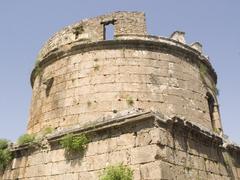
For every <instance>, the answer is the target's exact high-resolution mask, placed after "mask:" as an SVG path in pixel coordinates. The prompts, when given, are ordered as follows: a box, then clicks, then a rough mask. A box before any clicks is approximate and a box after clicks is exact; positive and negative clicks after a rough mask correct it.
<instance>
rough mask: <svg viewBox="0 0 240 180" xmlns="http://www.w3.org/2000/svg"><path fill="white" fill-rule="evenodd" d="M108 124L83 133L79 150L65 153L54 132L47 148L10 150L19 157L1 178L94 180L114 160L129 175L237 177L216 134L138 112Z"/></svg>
mask: <svg viewBox="0 0 240 180" xmlns="http://www.w3.org/2000/svg"><path fill="white" fill-rule="evenodd" d="M107 124H108V125H107ZM107 124H106V125H102V126H101V125H99V124H98V125H96V126H95V127H94V128H93V131H89V132H87V134H88V135H89V137H91V142H90V143H89V144H88V147H87V150H86V152H85V153H84V154H82V155H80V154H75V155H71V156H66V154H65V151H64V149H62V148H61V147H60V146H59V145H58V143H56V142H57V139H58V137H56V136H55V138H54V136H53V137H52V138H48V142H49V143H50V144H51V148H48V149H37V150H31V149H25V150H24V149H22V150H21V149H18V150H15V151H16V154H18V157H17V158H15V159H14V160H13V163H12V165H10V166H9V167H8V169H7V170H6V171H5V174H4V176H3V177H2V179H3V180H13V179H17V178H18V179H19V180H20V179H24V180H38V179H39V180H40V179H41V180H48V179H51V180H55V179H56V180H61V179H64V180H65V179H71V180H86V179H88V180H97V179H99V175H100V174H101V173H102V171H103V169H104V168H105V167H106V166H107V165H116V164H118V163H123V164H124V165H128V166H129V167H130V168H131V169H132V170H134V180H145V179H149V180H156V179H159V180H160V179H174V180H175V179H177V180H188V179H189V180H192V179H199V180H206V179H208V180H213V179H221V180H224V179H226V180H227V179H238V178H240V164H239V161H236V162H235V161H233V159H232V158H233V156H231V155H230V153H228V152H227V150H226V149H225V148H223V147H221V144H222V141H221V138H220V137H217V136H215V135H213V134H209V133H206V132H204V131H202V130H201V129H199V128H196V126H194V125H192V124H191V123H190V122H185V123H184V121H182V120H180V119H178V121H176V120H174V119H173V120H169V121H166V120H164V119H161V118H159V116H155V115H152V114H151V113H139V114H135V115H132V116H128V117H122V118H119V119H112V120H111V122H108V123H107ZM109 124H111V125H110V126H109ZM86 129H89V128H86ZM84 131H86V130H83V131H82V132H84ZM224 152H226V153H227V156H228V157H229V159H228V160H227V159H226V157H224V156H225V155H224ZM239 155H240V154H239V151H238V152H237V153H235V155H234V158H236V160H237V158H239ZM0 179H1V178H0Z"/></svg>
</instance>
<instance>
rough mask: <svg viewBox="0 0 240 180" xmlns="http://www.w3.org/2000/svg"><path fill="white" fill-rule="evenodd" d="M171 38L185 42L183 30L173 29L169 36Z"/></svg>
mask: <svg viewBox="0 0 240 180" xmlns="http://www.w3.org/2000/svg"><path fill="white" fill-rule="evenodd" d="M170 38H171V39H173V40H175V41H178V42H181V43H184V44H185V42H186V41H185V32H182V31H175V32H173V33H172V35H171V36H170Z"/></svg>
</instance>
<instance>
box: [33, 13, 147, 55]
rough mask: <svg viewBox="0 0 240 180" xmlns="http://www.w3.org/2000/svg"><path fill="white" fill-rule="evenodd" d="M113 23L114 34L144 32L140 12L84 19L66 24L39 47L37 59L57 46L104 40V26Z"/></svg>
mask: <svg viewBox="0 0 240 180" xmlns="http://www.w3.org/2000/svg"><path fill="white" fill-rule="evenodd" d="M109 23H113V24H114V35H115V36H120V35H123V34H129V35H131V34H135V35H136V34H137V35H144V34H146V31H147V30H146V23H145V15H144V13H142V12H123V11H121V12H114V13H111V14H106V15H102V16H98V17H95V18H90V19H84V20H82V21H80V22H78V23H75V24H73V25H70V26H67V27H65V28H64V29H62V30H61V31H59V32H57V33H56V34H55V35H54V36H53V37H51V38H50V39H49V40H48V41H47V42H46V44H45V45H44V46H43V48H42V49H41V51H40V53H39V55H38V59H39V60H42V59H43V57H44V56H46V54H47V53H49V52H50V51H52V50H56V49H57V48H59V47H61V46H63V45H66V44H69V43H73V42H78V43H89V42H95V41H101V40H104V26H105V25H107V24H109Z"/></svg>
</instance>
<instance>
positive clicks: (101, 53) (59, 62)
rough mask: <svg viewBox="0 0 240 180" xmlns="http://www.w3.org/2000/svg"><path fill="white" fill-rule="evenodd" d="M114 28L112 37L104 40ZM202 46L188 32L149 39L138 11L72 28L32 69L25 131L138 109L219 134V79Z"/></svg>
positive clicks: (58, 37)
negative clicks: (190, 39) (186, 36)
mask: <svg viewBox="0 0 240 180" xmlns="http://www.w3.org/2000/svg"><path fill="white" fill-rule="evenodd" d="M109 26H113V27H114V35H113V39H106V37H109V36H108V34H107V33H108V31H107V30H108V27H109ZM110 35H111V34H110ZM201 48H202V47H201V44H200V43H193V44H192V45H187V44H186V43H185V40H184V33H183V32H178V31H176V32H174V33H173V34H172V35H171V37H170V38H165V37H157V36H150V35H147V32H146V24H145V15H144V14H143V13H139V12H116V13H112V14H108V15H104V16H99V17H96V18H92V19H86V20H82V21H80V22H78V23H76V24H73V25H71V26H67V27H65V28H64V29H63V30H61V31H59V32H58V33H56V34H55V35H54V36H53V37H52V38H51V39H50V40H49V41H48V42H47V43H46V44H45V45H44V46H43V48H42V50H41V51H40V53H39V56H38V59H37V64H36V67H35V68H34V70H33V72H32V75H31V83H32V87H33V96H32V103H31V111H30V119H29V123H28V133H39V132H41V131H42V130H44V129H45V128H47V127H52V128H56V129H62V128H68V127H72V126H76V125H78V126H84V125H86V124H89V123H94V122H96V121H97V120H98V119H99V118H101V117H103V116H114V115H116V113H119V112H121V111H124V110H129V109H133V108H136V109H141V110H143V111H158V112H160V113H162V114H164V115H165V116H167V117H172V116H178V117H181V118H184V119H186V120H188V121H191V122H195V123H197V124H198V125H200V126H204V127H205V128H208V129H212V130H214V131H215V132H219V133H220V132H221V131H222V127H221V121H220V115H219V109H218V103H217V98H216V96H217V88H216V81H217V76H216V73H215V71H214V69H213V68H212V66H211V64H210V63H209V61H208V59H207V58H206V57H205V56H204V55H203V54H202V50H201Z"/></svg>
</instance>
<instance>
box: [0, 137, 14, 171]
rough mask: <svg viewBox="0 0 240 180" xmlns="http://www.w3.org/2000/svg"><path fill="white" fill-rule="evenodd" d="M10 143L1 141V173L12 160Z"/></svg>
mask: <svg viewBox="0 0 240 180" xmlns="http://www.w3.org/2000/svg"><path fill="white" fill-rule="evenodd" d="M8 143H9V141H7V140H5V139H0V172H3V171H4V170H5V168H6V167H7V165H8V164H9V163H10V162H11V160H12V153H11V151H10V150H9V148H8Z"/></svg>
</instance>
